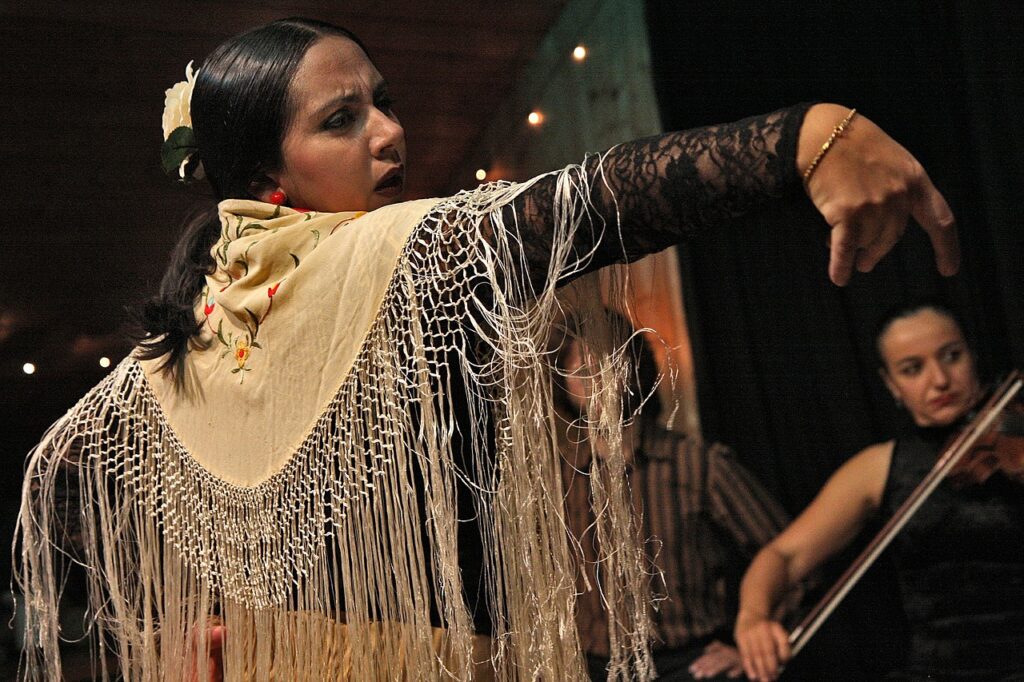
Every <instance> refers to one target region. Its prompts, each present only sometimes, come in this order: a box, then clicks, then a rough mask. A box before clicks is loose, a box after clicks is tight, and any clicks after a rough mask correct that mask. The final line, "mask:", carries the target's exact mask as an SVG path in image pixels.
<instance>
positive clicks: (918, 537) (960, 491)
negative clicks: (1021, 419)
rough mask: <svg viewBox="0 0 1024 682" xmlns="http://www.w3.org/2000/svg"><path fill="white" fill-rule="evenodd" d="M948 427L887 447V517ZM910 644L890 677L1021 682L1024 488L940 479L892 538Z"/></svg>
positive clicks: (998, 479)
mask: <svg viewBox="0 0 1024 682" xmlns="http://www.w3.org/2000/svg"><path fill="white" fill-rule="evenodd" d="M948 435H950V430H949V429H915V430H913V431H912V432H910V433H908V434H906V435H905V436H903V437H901V438H899V439H897V440H896V445H895V447H894V449H893V454H892V463H891V465H890V468H889V476H888V479H887V480H886V485H885V492H884V496H883V498H882V513H883V514H885V515H886V518H888V517H889V516H891V515H892V513H893V512H894V511H895V510H896V508H897V507H898V506H899V505H900V504H901V503H902V502H903V501H904V500H905V499H906V498H907V497H908V496H909V495H910V493H911V491H912V490H913V489H914V488H915V487H916V486H917V484H918V483H919V482H920V481H921V479H923V478H924V477H925V475H926V474H927V473H928V471H929V470H930V469H931V468H932V466H933V465H934V463H935V460H936V457H937V455H938V453H939V452H940V450H941V448H942V445H943V443H944V442H945V440H946V437H947V436H948ZM890 551H892V552H893V558H894V559H895V564H896V567H897V570H898V573H899V581H900V589H901V592H902V596H903V607H904V610H905V611H906V614H907V619H908V621H909V623H910V631H911V642H910V650H909V652H908V656H907V660H906V665H905V667H904V668H903V669H901V670H900V671H898V672H897V673H894V675H893V677H894V678H896V679H912V680H917V679H921V680H924V679H930V680H1010V679H1013V680H1024V485H1021V484H1020V483H1019V482H1015V481H1012V480H1010V479H1009V478H1007V477H1006V476H1004V475H1003V474H1002V473H996V474H995V475H993V476H992V477H991V478H990V479H989V480H988V481H986V482H985V483H983V484H979V485H966V486H956V485H954V484H952V483H950V482H949V481H944V482H943V483H942V484H941V485H940V486H939V487H938V488H937V489H936V490H935V492H934V493H933V494H932V496H931V497H930V498H929V499H928V500H927V501H926V502H925V503H924V504H923V505H922V506H921V508H920V509H919V510H918V512H917V514H916V515H915V516H914V517H913V518H912V519H911V520H910V521H909V522H908V524H907V526H906V527H905V528H904V529H903V531H902V532H901V533H900V534H899V535H898V536H897V537H896V539H895V540H894V542H893V546H892V548H891V550H890Z"/></svg>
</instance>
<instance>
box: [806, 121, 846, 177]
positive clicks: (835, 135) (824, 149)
mask: <svg viewBox="0 0 1024 682" xmlns="http://www.w3.org/2000/svg"><path fill="white" fill-rule="evenodd" d="M856 113H857V110H856V109H850V113H848V114H847V115H846V118H844V119H843V120H842V121H840V122H839V123H837V124H836V127H835V128H833V129H832V134H831V135H829V136H828V139H827V140H825V144H823V145H821V149H819V150H818V154H817V156H815V157H814V160H813V161H811V165H810V166H808V167H807V170H805V171H804V184H806V183H807V182H808V181H809V180H810V179H811V175H812V174H813V173H814V171H815V169H816V168H817V167H818V164H819V163H821V160H822V159H824V158H825V154H827V153H828V150H829V149H832V145H833V144H834V143H835V141H836V140H838V139H839V136H840V135H842V134H843V131H844V130H846V126H848V125H850V121H852V120H853V115H854V114H856Z"/></svg>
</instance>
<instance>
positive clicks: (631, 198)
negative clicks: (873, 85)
mask: <svg viewBox="0 0 1024 682" xmlns="http://www.w3.org/2000/svg"><path fill="white" fill-rule="evenodd" d="M809 107H810V104H801V105H797V106H793V107H790V108H787V109H781V110H779V111H775V112H772V113H770V114H765V115H763V116H755V117H751V118H747V119H743V120H741V121H737V122H735V123H729V124H724V125H716V126H709V127H706V128H696V129H693V130H685V131H681V132H674V133H666V134H663V135H657V136H653V137H648V138H644V139H640V140H634V141H632V142H627V143H624V144H620V145H618V146H617V147H613V148H612V149H610V150H609V151H607V152H605V153H604V154H597V155H593V156H590V157H588V158H587V159H586V160H585V161H584V163H583V166H582V172H583V173H586V174H587V175H588V176H589V178H588V179H589V182H590V186H591V196H590V199H591V202H592V204H593V206H594V207H595V208H596V211H597V213H598V214H599V215H597V216H591V218H592V220H591V223H592V229H584V230H581V231H580V232H579V233H578V236H577V238H576V241H575V249H576V250H577V252H578V253H579V254H584V253H587V252H588V251H591V250H594V253H593V257H592V258H591V259H589V262H588V263H587V265H586V267H585V268H584V269H583V270H582V271H575V272H573V276H578V275H580V274H583V273H584V272H588V271H591V270H595V269H597V268H599V267H601V266H604V265H608V264H610V263H615V262H622V261H624V260H625V261H629V260H635V259H637V258H640V257H642V256H645V255H647V254H650V253H654V252H656V251H660V250H661V249H664V248H666V247H668V246H670V245H671V244H674V243H677V242H679V241H682V240H683V239H684V238H686V237H689V236H691V235H693V234H696V233H697V232H699V231H701V230H703V229H707V228H709V227H711V226H714V225H716V224H719V223H722V222H724V221H726V220H728V219H730V218H732V217H735V216H737V215H739V214H741V213H743V212H745V211H748V210H750V209H752V208H754V207H755V206H757V205H759V204H761V203H764V202H765V201H767V200H769V199H773V198H781V197H783V196H785V195H787V194H790V193H795V190H796V189H797V188H799V187H800V178H799V177H798V175H797V171H796V146H797V138H798V136H799V131H800V125H801V124H802V122H803V118H804V114H805V113H806V112H807V109H808V108H809ZM557 184H558V176H557V175H548V176H544V177H542V178H541V179H539V180H537V181H535V183H534V184H533V185H532V186H531V187H530V188H529V190H527V191H526V192H524V193H523V194H522V195H521V196H520V197H519V198H518V199H517V200H516V201H515V202H514V203H513V205H512V207H511V208H510V209H509V210H511V211H514V213H515V214H516V217H517V218H518V219H519V220H518V224H519V225H520V229H521V230H523V231H524V232H526V233H527V234H524V235H523V237H524V238H523V239H522V244H523V246H522V249H523V256H524V258H525V260H526V262H527V263H528V267H529V269H530V275H531V279H532V280H534V281H535V282H539V281H541V280H542V279H543V278H544V277H545V276H547V273H548V262H549V256H550V251H551V229H552V228H551V225H552V223H553V221H552V216H553V214H554V211H555V197H556V192H557V190H558V187H557ZM616 220H619V221H620V222H619V225H620V230H615V229H603V230H602V229H600V226H603V225H607V226H614V225H615V224H616ZM568 279H569V278H568V277H566V278H565V281H568ZM560 283H564V282H562V281H561V280H560Z"/></svg>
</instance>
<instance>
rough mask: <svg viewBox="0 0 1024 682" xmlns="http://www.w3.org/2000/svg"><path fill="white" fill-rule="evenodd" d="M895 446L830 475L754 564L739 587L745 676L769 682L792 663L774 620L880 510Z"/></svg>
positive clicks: (871, 451) (877, 448) (873, 450)
mask: <svg viewBox="0 0 1024 682" xmlns="http://www.w3.org/2000/svg"><path fill="white" fill-rule="evenodd" d="M891 458H892V442H891V441H889V442H886V443H880V444H878V445H873V446H871V447H869V448H866V449H865V450H863V451H861V452H860V453H858V454H857V455H856V456H854V457H853V458H852V459H850V460H849V461H848V462H847V463H846V464H844V465H843V466H842V467H840V469H839V470H838V471H837V472H836V473H835V474H833V475H832V478H830V479H829V481H828V483H826V484H825V487H824V488H822V490H821V492H820V493H818V496H817V497H816V498H815V499H814V501H813V502H811V504H810V505H809V506H808V507H807V509H805V510H804V511H803V513H802V514H800V516H799V517H797V519H796V520H795V521H794V522H793V523H792V524H790V526H789V527H788V528H786V530H784V531H783V532H782V533H781V534H780V535H779V536H778V537H777V538H775V539H774V540H773V541H772V542H771V543H769V544H768V545H767V546H766V547H765V548H764V549H762V550H761V551H760V552H759V553H758V555H757V556H756V557H755V558H754V561H753V562H752V563H751V564H750V568H748V569H747V573H746V575H744V577H743V582H742V584H741V585H740V612H739V615H738V616H737V618H736V643H737V645H738V646H739V649H740V654H741V656H742V657H743V665H744V669H745V670H746V673H747V676H748V677H750V678H751V679H756V680H771V679H775V677H776V676H777V675H778V671H779V665H780V663H784V662H785V661H786V660H788V659H789V655H790V651H789V643H788V641H787V634H786V631H785V630H784V629H783V628H782V626H781V625H780V624H779V623H778V622H776V621H773V620H772V613H773V612H774V610H775V606H776V604H777V603H778V601H779V600H780V599H781V598H782V596H783V595H784V594H785V593H786V591H787V590H788V589H789V588H790V587H792V586H793V585H796V584H797V583H798V582H799V581H800V580H802V579H803V578H804V577H805V576H806V575H807V574H808V573H810V572H811V571H812V570H813V569H815V568H816V567H817V566H819V565H820V564H821V563H822V562H823V561H825V560H826V559H827V558H828V557H830V556H832V555H833V554H835V553H836V552H838V551H839V550H841V549H843V548H844V547H846V545H847V544H849V542H850V541H851V540H852V539H853V538H854V537H855V536H856V535H857V533H859V532H860V530H861V528H863V526H864V523H865V521H867V519H868V518H869V517H870V515H871V514H873V513H874V512H875V511H876V510H877V509H878V508H879V506H880V505H881V500H882V492H883V490H884V488H885V480H886V476H887V475H888V469H889V462H890V460H891Z"/></svg>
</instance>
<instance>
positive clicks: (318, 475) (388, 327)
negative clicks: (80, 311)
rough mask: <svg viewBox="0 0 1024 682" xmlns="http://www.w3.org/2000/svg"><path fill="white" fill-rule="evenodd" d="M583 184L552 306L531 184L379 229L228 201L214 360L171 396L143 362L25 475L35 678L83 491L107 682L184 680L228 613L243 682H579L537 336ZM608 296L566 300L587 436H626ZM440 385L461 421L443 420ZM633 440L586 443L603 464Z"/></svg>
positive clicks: (622, 627)
mask: <svg viewBox="0 0 1024 682" xmlns="http://www.w3.org/2000/svg"><path fill="white" fill-rule="evenodd" d="M587 180H588V179H587V177H586V176H585V174H584V173H583V172H582V171H581V170H580V169H579V168H578V167H570V168H569V169H567V170H565V171H562V174H561V176H560V178H559V192H558V196H557V198H556V204H557V206H556V210H555V215H556V220H555V224H554V225H553V228H552V229H553V240H552V243H553V247H552V256H551V263H550V270H549V277H548V278H547V279H548V282H549V283H548V284H546V285H545V287H544V288H542V289H540V290H534V286H533V284H531V282H530V280H529V278H528V277H527V273H525V272H524V268H523V264H522V262H521V255H520V254H521V251H520V250H519V249H518V248H517V244H518V243H519V242H518V240H520V239H521V238H523V237H524V235H520V233H519V226H518V225H516V224H514V223H513V224H508V223H506V222H504V221H503V220H502V213H501V212H500V208H501V207H502V206H504V205H505V204H507V203H508V202H510V201H512V200H513V199H514V198H515V197H517V196H518V195H519V194H520V193H521V192H522V191H524V190H525V189H526V188H527V187H528V186H529V184H524V185H506V184H499V185H490V186H485V187H482V188H480V189H478V190H476V191H473V192H469V193H463V194H460V195H458V196H456V197H454V198H451V199H446V200H440V201H438V200H424V201H418V202H410V203H405V204H400V205H396V206H391V207H387V208H382V209H379V210H376V211H373V212H372V213H369V214H315V213H299V212H296V211H292V210H290V209H275V208H274V207H272V206H269V205H266V204H260V203H257V202H245V201H228V202H224V203H223V204H222V205H221V214H222V223H223V231H222V235H221V239H220V241H219V242H218V243H217V245H216V246H215V247H214V251H213V253H214V255H215V257H216V258H217V262H218V270H217V272H215V273H214V274H213V275H211V276H210V277H209V278H208V280H207V287H206V289H205V291H204V295H203V297H202V299H201V300H200V301H198V302H197V309H196V312H197V319H198V320H201V321H202V323H203V336H202V340H203V341H204V343H203V344H197V345H196V346H195V348H193V349H192V351H191V352H190V353H189V354H188V357H187V360H186V362H185V366H184V372H183V383H182V385H180V386H176V385H175V384H174V382H172V381H170V380H168V379H167V378H166V377H165V375H164V374H162V373H160V372H158V371H157V370H156V368H155V366H154V363H149V362H139V361H137V360H136V359H134V358H133V357H129V358H127V359H125V360H124V361H123V362H122V363H121V364H120V365H119V366H118V367H117V368H116V370H115V371H113V372H112V373H111V374H110V375H109V376H108V377H107V379H106V380H105V381H103V382H102V383H101V384H100V385H98V386H97V387H96V388H94V389H93V390H92V391H90V393H89V394H87V395H86V396H85V397H84V398H83V399H82V400H81V401H80V402H79V403H78V404H77V405H76V406H75V407H74V408H73V409H72V410H71V411H69V412H68V414H67V415H65V416H64V417H63V418H62V419H61V420H60V421H59V422H58V423H57V424H55V425H54V426H53V427H52V428H51V430H50V431H49V432H48V433H47V435H46V436H45V437H44V439H43V441H42V442H41V443H40V445H39V446H38V447H37V448H36V449H35V451H34V452H33V454H32V456H31V458H30V461H29V467H28V472H27V477H26V482H25V492H24V496H23V505H22V512H21V517H20V536H21V539H20V543H21V544H20V568H19V570H20V574H19V585H20V587H21V589H22V590H23V592H24V593H25V606H26V610H27V615H28V622H29V628H30V631H32V632H35V633H36V636H37V637H38V644H39V648H38V649H37V650H35V651H30V654H29V655H28V657H27V660H26V667H25V674H26V675H27V676H28V677H31V678H37V677H43V678H45V679H58V678H59V677H60V672H61V671H60V661H59V658H58V654H57V646H58V640H59V632H58V627H57V607H58V602H59V598H60V590H61V581H62V578H63V575H64V573H65V571H66V565H67V564H68V555H66V554H65V551H68V552H75V551H74V550H72V549H69V548H68V547H67V544H68V543H66V542H65V540H66V538H63V537H61V536H60V535H61V533H63V532H64V529H65V528H68V527H74V526H76V525H78V524H77V523H71V524H67V523H66V521H67V519H63V518H60V516H61V510H62V509H63V507H62V504H61V502H62V501H61V499H60V498H61V496H62V495H64V494H65V493H64V492H62V490H63V489H64V488H66V487H68V486H69V485H70V486H71V487H72V488H73V490H72V491H71V492H72V494H71V498H72V499H73V498H74V497H75V496H78V497H80V500H79V501H78V504H77V505H75V507H74V508H71V509H70V510H69V511H68V513H70V514H77V515H78V519H77V521H78V522H80V525H81V542H80V545H81V549H80V550H78V551H77V552H75V558H74V560H75V561H76V562H80V563H81V564H83V565H84V566H85V567H86V571H87V576H88V581H89V586H90V600H91V612H90V615H91V617H92V618H93V619H94V622H93V634H94V636H95V641H96V643H97V646H98V647H99V648H98V650H97V656H98V659H99V662H98V665H99V666H100V673H101V675H102V677H103V678H104V679H106V678H108V677H118V676H123V677H124V679H128V680H180V679H184V678H186V677H187V676H188V675H190V674H191V666H192V665H193V663H192V661H194V660H195V652H196V651H199V652H205V651H206V646H207V637H208V632H209V625H210V624H211V623H212V622H216V621H215V620H213V619H215V618H216V619H219V620H220V621H222V622H223V623H224V625H225V627H226V633H227V634H226V644H225V650H224V653H225V661H224V665H225V675H226V679H229V680H250V679H252V680H271V679H273V680H300V679H301V680H326V679H355V680H371V679H439V678H448V677H451V678H459V679H468V678H470V677H476V678H480V677H487V676H489V675H496V676H497V677H498V678H499V679H521V680H525V679H543V680H552V681H555V680H563V679H574V678H582V677H583V674H584V673H583V658H582V654H581V651H580V648H579V643H578V640H577V637H576V630H575V622H574V617H573V608H574V601H575V593H574V590H575V586H576V584H577V583H576V575H577V570H578V559H579V556H580V553H579V552H578V551H577V548H576V547H574V544H573V539H572V538H571V537H570V536H569V535H568V532H567V529H566V526H565V521H564V517H563V507H562V485H561V481H560V465H559V462H558V459H557V457H558V456H557V454H556V452H557V448H556V445H555V435H554V433H555V430H554V429H553V428H552V427H553V419H554V416H553V411H552V406H551V385H550V365H551V352H550V349H549V348H548V342H547V338H548V327H549V325H550V324H551V322H552V320H553V319H555V318H556V316H557V315H558V314H559V309H560V306H561V305H562V303H561V300H564V299H565V296H564V295H563V294H562V293H560V295H559V297H556V295H555V289H554V285H553V284H551V282H554V281H556V280H557V278H558V276H559V275H560V274H564V273H567V272H571V271H577V270H578V269H580V268H581V267H584V266H586V259H587V258H589V255H587V254H586V252H585V250H584V254H585V255H584V256H582V258H580V257H577V256H574V255H573V254H574V253H576V252H574V251H573V249H571V248H570V245H571V244H572V242H573V240H574V238H576V236H577V230H578V229H580V227H581V225H584V224H587V230H588V231H591V230H593V229H594V225H592V224H588V223H589V221H591V218H590V215H589V211H590V208H589V207H588V205H587V200H586V197H588V196H589V188H588V187H587ZM505 215H511V214H507V213H506V214H505ZM598 227H599V229H612V227H611V226H608V227H604V228H602V227H600V226H598ZM577 284H578V283H577ZM597 292H598V287H596V286H593V284H592V283H590V284H585V285H583V286H577V287H576V290H575V292H570V296H569V298H573V299H574V300H575V305H576V306H577V307H579V308H582V309H589V310H590V311H591V313H590V314H584V315H583V316H582V317H584V318H585V319H588V320H590V322H588V324H589V326H590V329H588V330H585V331H586V333H587V334H589V335H590V336H591V337H592V339H593V340H592V341H591V344H590V345H591V348H592V349H595V350H596V349H600V348H602V347H603V349H604V352H605V356H606V360H605V361H604V362H603V363H602V366H601V372H602V373H601V377H600V381H601V382H602V383H601V385H602V386H603V387H604V388H603V389H602V390H601V391H598V393H597V395H596V396H595V398H594V400H595V401H602V405H603V407H602V408H601V409H599V410H595V411H593V412H592V413H595V414H597V413H598V412H600V413H601V414H604V415H619V414H621V410H620V409H619V408H618V407H617V401H618V400H619V394H618V392H617V390H616V389H615V386H617V385H618V381H619V380H621V378H622V376H623V374H624V372H625V369H624V364H623V363H622V362H621V357H620V355H617V354H616V353H617V352H618V353H621V351H616V347H615V345H614V344H613V343H611V341H610V340H609V339H610V338H611V335H610V333H609V330H608V328H607V325H606V322H605V321H604V320H603V319H602V318H601V316H600V315H597V314H594V313H593V311H595V310H598V309H599V308H600V301H599V300H598V293H597ZM602 344H604V345H603V346H602ZM453 382H461V383H462V384H463V385H464V386H465V387H466V393H467V394H468V399H466V400H464V401H462V402H460V403H458V404H456V403H455V402H453V400H452V392H451V386H452V384H453ZM463 403H464V404H463ZM456 409H461V410H468V411H469V414H468V420H463V421H462V422H461V423H463V424H466V423H468V424H471V425H472V426H471V433H463V434H462V436H463V438H464V439H466V440H467V441H468V443H469V446H470V450H471V452H472V460H473V461H472V463H471V465H470V466H466V465H460V464H459V462H458V461H457V458H458V453H455V452H453V449H454V448H453V447H452V438H451V435H452V434H453V430H454V429H456V428H458V424H459V423H460V422H459V420H458V418H457V417H458V415H456V414H455V410H456ZM463 416H467V415H463ZM488 425H490V429H489V428H488ZM619 427H620V425H619V424H618V423H617V421H616V420H614V419H611V418H608V419H606V420H605V422H602V423H599V424H594V425H592V427H591V428H593V429H596V430H598V431H600V437H603V438H606V439H609V440H611V441H613V442H614V441H615V440H616V439H618V438H619V437H620V435H619ZM488 441H491V442H488ZM612 450H613V451H614V450H616V448H612ZM594 468H595V471H602V470H603V471H607V472H608V475H605V476H595V481H594V488H595V495H594V497H595V499H594V505H595V509H596V510H598V514H597V515H598V518H599V528H598V532H599V534H600V536H601V541H600V546H601V547H602V548H614V551H609V552H607V553H606V554H605V555H604V556H602V557H601V559H600V560H601V562H602V563H601V567H600V569H599V570H600V572H601V574H602V576H603V578H604V580H603V583H602V585H601V589H603V591H604V596H605V599H606V600H607V601H608V604H609V611H610V613H611V621H612V626H611V628H610V629H611V632H612V651H613V660H612V672H613V679H614V676H615V675H622V676H623V677H625V676H627V675H628V676H630V677H634V676H635V677H646V676H648V675H650V674H651V668H650V663H649V656H648V653H647V637H648V636H649V634H650V625H649V622H648V621H647V606H646V604H647V601H646V596H645V590H646V579H645V575H644V569H643V556H642V552H641V549H640V546H639V543H638V542H637V537H636V531H635V524H634V522H633V520H632V519H631V516H630V512H629V505H628V503H627V500H628V496H627V492H626V491H625V489H624V477H623V476H622V468H623V462H622V461H621V459H620V460H618V461H617V460H609V461H600V462H596V463H595V464H594ZM605 480H606V481H609V482H610V483H609V484H608V485H607V486H605V485H604V484H603V483H602V482H601V481H605ZM459 481H461V482H462V483H463V484H464V485H468V486H470V487H472V488H473V490H474V491H475V506H476V510H475V511H476V513H477V515H478V520H477V522H478V523H479V525H480V527H481V528H482V535H483V538H484V554H485V557H484V571H483V575H484V578H485V586H484V587H485V590H486V592H487V595H488V602H489V604H490V607H491V614H490V615H491V620H492V622H493V626H494V633H493V639H489V640H486V639H482V638H480V637H478V636H474V632H473V629H472V617H471V614H470V612H469V608H468V607H467V604H466V601H465V599H464V597H463V595H464V594H465V593H466V592H475V590H476V587H475V586H469V587H468V589H464V588H465V586H464V585H463V584H462V576H461V573H460V570H459V564H458V553H459V546H458V542H457V540H458V525H459V520H458V519H457V518H456V510H455V495H456V486H457V483H458V482H459ZM462 514H463V515H465V511H464V510H463V511H462ZM431 576H432V577H431ZM431 580H432V584H428V583H430V581H431ZM592 587H593V588H595V589H596V586H592ZM431 601H433V606H434V609H435V611H436V613H437V614H438V615H439V617H440V625H441V627H440V628H436V627H432V624H431V617H430V613H431ZM481 644H483V646H481ZM29 649H30V650H31V647H29ZM109 652H112V653H113V654H114V655H115V657H116V658H115V660H116V661H117V663H116V666H117V670H108V669H107V667H106V657H105V654H108V653H109Z"/></svg>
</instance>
